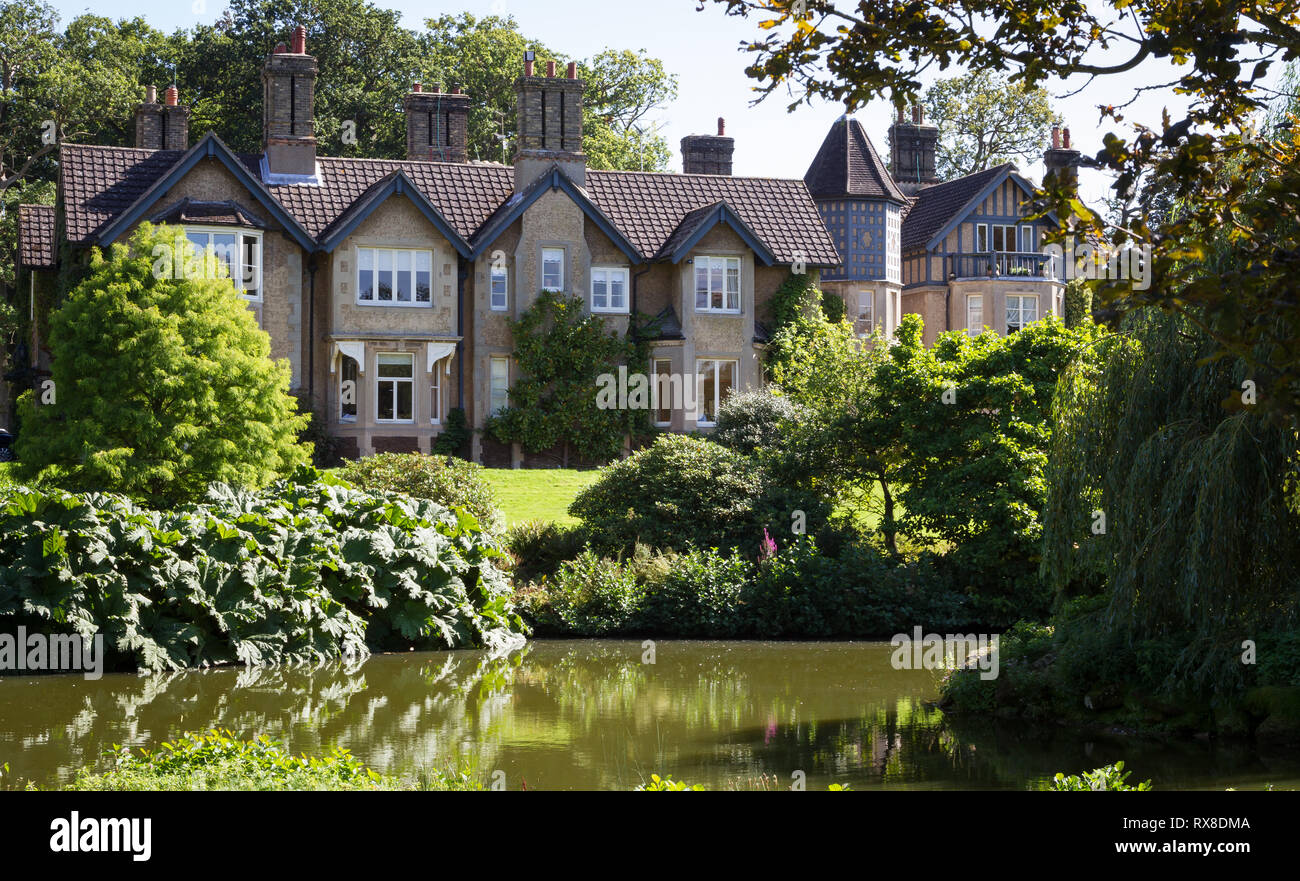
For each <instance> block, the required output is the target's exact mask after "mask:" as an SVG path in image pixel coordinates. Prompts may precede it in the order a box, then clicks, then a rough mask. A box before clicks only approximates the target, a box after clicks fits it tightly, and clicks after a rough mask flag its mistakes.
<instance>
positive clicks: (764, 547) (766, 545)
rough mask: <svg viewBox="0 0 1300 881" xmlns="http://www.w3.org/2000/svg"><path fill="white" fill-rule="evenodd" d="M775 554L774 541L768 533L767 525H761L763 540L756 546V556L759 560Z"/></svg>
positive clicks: (767, 558)
mask: <svg viewBox="0 0 1300 881" xmlns="http://www.w3.org/2000/svg"><path fill="white" fill-rule="evenodd" d="M775 556H776V542H775V541H773V539H772V536H771V535H769V534H768V532H767V527H766V526H764V527H763V541H762V542H761V543H760V544H759V546H758V558H759V559H760V560H770V559H772V558H773V557H775Z"/></svg>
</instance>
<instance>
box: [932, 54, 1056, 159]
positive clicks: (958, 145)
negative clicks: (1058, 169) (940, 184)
mask: <svg viewBox="0 0 1300 881" xmlns="http://www.w3.org/2000/svg"><path fill="white" fill-rule="evenodd" d="M924 105H925V109H926V118H927V119H929V121H930V122H932V123H933V124H934V125H937V126H938V127H939V147H938V155H937V157H936V161H937V163H938V172H939V179H940V180H951V179H953V178H957V177H961V176H963V175H967V174H974V173H975V172H977V171H983V170H985V169H986V168H992V167H994V166H995V165H1001V164H1002V163H1004V162H1013V161H1015V160H1016V159H1020V160H1023V161H1024V162H1026V163H1029V162H1034V161H1036V160H1037V159H1038V158H1039V157H1041V156H1042V153H1043V146H1044V144H1046V143H1047V139H1048V134H1049V131H1050V129H1051V126H1052V124H1053V123H1056V122H1060V118H1059V117H1058V116H1057V115H1056V114H1055V113H1053V112H1052V107H1051V104H1050V103H1049V102H1048V97H1047V90H1046V89H1043V88H1040V87H1031V86H1027V85H1025V84H1024V83H1023V82H1010V81H1008V79H1007V78H1006V77H1005V76H998V75H996V74H993V73H991V72H989V71H978V72H975V73H969V74H965V75H963V76H955V77H948V78H947V79H941V80H938V81H937V82H935V83H934V85H932V86H930V88H929V89H927V90H926V93H925V98H924Z"/></svg>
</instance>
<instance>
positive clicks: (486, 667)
mask: <svg viewBox="0 0 1300 881" xmlns="http://www.w3.org/2000/svg"><path fill="white" fill-rule="evenodd" d="M645 651H646V650H645V648H643V644H642V642H640V641H631V640H578V641H547V640H542V641H537V642H533V643H530V644H529V645H528V646H527V647H526V648H525V649H523V650H522V651H520V652H517V653H515V654H514V655H511V656H510V657H508V658H496V659H494V658H490V657H488V656H487V655H486V654H485V653H482V652H474V651H459V652H423V653H415V652H413V653H408V654H397V655H380V656H376V657H372V658H370V659H368V660H366V661H365V662H363V663H360V664H356V665H353V666H350V667H349V666H343V665H335V666H330V667H325V668H316V669H310V670H303V669H262V670H244V669H221V670H208V671H201V672H192V673H180V674H172V675H162V676H157V675H155V676H136V675H122V674H118V675H113V674H110V675H105V676H104V677H103V678H102V679H100V680H98V681H87V680H85V679H83V678H82V677H80V676H42V677H5V678H0V764H3V763H5V762H7V763H8V764H9V766H10V774H11V775H12V776H14V777H19V778H23V779H27V780H32V781H35V782H36V783H37V784H39V785H41V786H43V787H49V786H56V785H58V784H59V783H60V782H62V781H67V780H69V779H70V778H71V777H72V776H73V774H74V773H75V772H76V769H78V768H80V767H82V766H84V765H92V766H96V767H100V766H102V761H103V760H102V753H103V751H104V749H106V748H107V747H109V746H111V745H112V744H115V743H122V744H129V745H132V746H145V745H153V744H156V743H157V742H159V741H161V740H165V739H169V738H173V737H176V736H177V735H179V734H181V733H182V732H184V731H197V730H204V729H207V728H212V727H216V728H226V729H230V730H232V731H234V732H236V733H238V734H241V735H245V736H252V735H256V734H266V735H269V736H271V737H274V738H277V739H280V740H284V741H285V742H287V743H288V744H289V746H290V747H291V748H292V749H293V750H294V751H295V752H307V753H308V754H315V753H318V752H320V751H321V750H322V749H323V748H326V747H328V746H331V745H335V744H337V745H339V746H344V747H347V748H348V749H350V750H352V751H353V753H355V754H356V755H357V756H359V757H360V758H361V759H363V760H364V761H365V762H366V763H367V764H369V765H370V766H371V767H374V768H376V769H377V770H380V771H384V772H389V773H395V774H412V773H414V772H415V771H416V770H417V769H419V768H454V767H461V768H465V769H468V770H471V771H472V772H473V773H474V774H476V775H477V776H479V777H481V778H482V779H484V780H488V779H490V778H491V777H492V776H493V775H494V774H495V773H496V772H502V773H503V774H504V780H505V783H506V785H507V787H508V788H510V789H518V788H520V787H521V786H522V785H526V786H527V787H528V788H529V789H630V788H632V787H634V786H636V785H637V784H639V783H641V782H642V781H644V780H646V779H648V778H649V776H650V774H652V773H658V774H661V775H666V774H671V775H673V776H674V777H676V778H677V779H684V780H688V781H690V782H694V783H702V784H704V785H705V786H707V787H708V788H710V789H754V788H767V789H778V788H780V789H785V788H788V787H789V786H790V785H791V783H792V781H793V780H795V779H796V776H797V775H802V776H803V777H804V778H805V779H806V785H807V787H808V789H825V788H826V786H827V785H828V784H830V783H832V782H838V783H848V784H850V785H851V786H852V788H854V789H858V790H863V789H1025V788H1029V787H1032V786H1034V785H1035V784H1036V783H1038V782H1040V781H1042V780H1045V779H1048V778H1050V777H1051V775H1052V774H1054V773H1055V772H1056V771H1067V772H1078V771H1081V770H1086V769H1090V768H1094V767H1097V766H1100V765H1104V764H1107V763H1109V762H1112V761H1115V760H1117V759H1124V760H1125V761H1126V763H1127V765H1128V767H1129V768H1130V769H1132V770H1133V771H1134V779H1146V778H1148V777H1150V778H1153V779H1154V781H1155V785H1156V786H1157V787H1158V788H1214V789H1223V788H1226V787H1230V786H1231V787H1237V788H1241V789H1246V788H1261V787H1263V786H1264V785H1265V784H1266V783H1273V784H1274V785H1277V786H1279V787H1280V788H1295V787H1297V786H1300V759H1298V758H1297V757H1296V756H1294V755H1290V756H1287V755H1263V754H1260V753H1258V752H1256V751H1255V750H1253V749H1251V748H1249V747H1246V746H1235V747H1225V746H1216V745H1212V744H1210V743H1208V742H1201V741H1195V740H1193V741H1189V742H1185V743H1177V744H1162V743H1154V742H1147V741H1142V740H1137V739H1133V738H1125V737H1096V736H1083V735H1080V734H1078V733H1076V732H1072V731H1067V730H1065V729H1037V728H1029V727H1026V726H1024V725H1023V724H1014V725H1013V724H1010V723H1004V724H1001V725H995V724H991V723H984V724H975V723H969V722H967V723H960V724H958V723H954V722H952V721H950V720H945V718H944V716H943V714H942V713H941V712H940V711H939V710H937V709H935V708H934V706H933V701H934V699H935V698H936V696H937V688H936V686H937V678H936V674H934V673H932V672H927V671H924V670H921V671H912V670H894V669H893V668H892V666H891V665H890V663H889V658H890V652H891V647H890V646H889V644H888V643H883V642H856V643H845V642H838V643H788V642H786V643H767V642H689V641H668V640H664V641H659V642H657V643H656V644H655V646H654V658H653V661H654V662H653V663H645V662H644V660H645V659H644V658H643V656H644V654H645Z"/></svg>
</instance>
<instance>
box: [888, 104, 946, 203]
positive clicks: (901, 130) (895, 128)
mask: <svg viewBox="0 0 1300 881" xmlns="http://www.w3.org/2000/svg"><path fill="white" fill-rule="evenodd" d="M938 149H939V128H938V126H933V125H928V124H927V123H926V121H925V113H924V111H923V110H922V109H921V105H920V104H913V105H912V121H911V122H904V121H903V111H902V109H901V108H900V109H899V111H898V120H897V121H896V122H895V123H894V124H893V125H891V126H890V127H889V151H890V165H891V167H890V172H891V173H892V174H893V175H894V180H895V181H896V182H897V183H898V188H899V189H900V190H902V191H903V192H904V193H906V194H907V195H909V196H915V195H916V194H917V193H919V192H920V191H921V190H922V189H923V188H925V187H927V186H929V185H930V184H936V183H938V182H939V174H938V170H937V165H936V161H935V154H936V153H937V152H938Z"/></svg>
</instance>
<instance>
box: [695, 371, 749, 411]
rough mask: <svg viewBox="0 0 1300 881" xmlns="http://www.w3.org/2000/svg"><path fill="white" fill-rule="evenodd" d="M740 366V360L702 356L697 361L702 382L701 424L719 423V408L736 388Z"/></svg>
mask: <svg viewBox="0 0 1300 881" xmlns="http://www.w3.org/2000/svg"><path fill="white" fill-rule="evenodd" d="M738 366H739V362H736V361H729V360H724V359H719V358H700V359H698V360H697V361H696V362H695V375H696V378H697V381H698V382H699V384H700V394H699V402H700V403H699V407H700V414H699V419H698V421H699V423H700V425H716V424H717V421H718V409H719V408H720V407H721V406H722V402H723V401H725V400H726V399H727V395H729V394H731V393H732V392H733V391H735V390H736V373H737V367H738Z"/></svg>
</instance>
